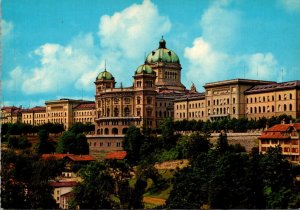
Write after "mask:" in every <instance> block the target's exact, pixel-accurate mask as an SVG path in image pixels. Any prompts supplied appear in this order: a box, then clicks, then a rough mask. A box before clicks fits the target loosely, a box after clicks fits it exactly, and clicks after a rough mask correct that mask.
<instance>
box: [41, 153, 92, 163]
mask: <svg viewBox="0 0 300 210" xmlns="http://www.w3.org/2000/svg"><path fill="white" fill-rule="evenodd" d="M65 157H68V158H70V159H71V160H73V161H76V162H81V161H94V160H95V158H94V157H92V156H91V155H74V154H42V159H49V158H54V159H56V160H61V159H64V158H65Z"/></svg>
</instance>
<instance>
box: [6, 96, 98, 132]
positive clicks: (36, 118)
mask: <svg viewBox="0 0 300 210" xmlns="http://www.w3.org/2000/svg"><path fill="white" fill-rule="evenodd" d="M45 104H46V106H43V107H42V106H36V107H33V108H28V109H24V108H21V107H19V108H17V107H14V106H10V107H2V108H1V123H16V122H22V123H26V124H30V125H42V124H45V123H59V124H63V125H64V128H65V130H68V129H69V128H70V127H71V126H72V124H73V123H76V122H82V123H94V122H95V102H94V101H84V100H73V99H59V100H51V101H46V102H45Z"/></svg>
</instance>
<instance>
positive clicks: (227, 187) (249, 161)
mask: <svg viewBox="0 0 300 210" xmlns="http://www.w3.org/2000/svg"><path fill="white" fill-rule="evenodd" d="M190 164H191V166H190V167H188V168H186V169H183V170H181V171H178V172H177V173H176V175H175V177H174V180H173V190H172V191H171V194H170V196H169V198H168V200H167V207H169V208H200V207H201V206H202V205H204V204H206V205H208V206H209V207H210V208H217V209H224V208H225V209H227V208H231V209H235V208H245V209H253V208H256V209H261V208H269V209H274V208H281V209H285V208H288V207H293V208H299V203H300V202H299V200H300V196H299V189H300V187H299V186H300V184H299V183H298V182H295V181H293V180H294V179H293V178H294V177H295V176H296V175H297V174H299V170H298V169H297V167H296V168H295V167H293V168H292V167H291V164H290V163H289V162H287V161H286V160H284V159H283V156H282V155H281V152H280V148H273V149H270V150H269V151H268V152H267V153H266V154H259V153H258V151H257V150H253V151H252V153H251V154H250V155H248V154H246V153H244V152H243V148H241V147H240V146H234V147H233V146H228V144H227V143H226V136H224V135H222V136H220V139H219V143H218V145H217V147H216V148H215V149H209V150H208V152H202V153H198V155H196V156H195V157H194V158H193V159H192V161H191V162H190Z"/></svg>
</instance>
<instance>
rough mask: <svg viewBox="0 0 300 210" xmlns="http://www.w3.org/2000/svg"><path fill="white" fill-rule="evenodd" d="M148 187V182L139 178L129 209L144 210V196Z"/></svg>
mask: <svg viewBox="0 0 300 210" xmlns="http://www.w3.org/2000/svg"><path fill="white" fill-rule="evenodd" d="M146 187H147V181H145V180H143V179H140V178H138V179H137V180H136V183H135V185H134V189H133V191H132V198H131V200H130V204H129V208H130V209H131V208H133V209H142V208H144V202H143V195H144V193H145V189H146Z"/></svg>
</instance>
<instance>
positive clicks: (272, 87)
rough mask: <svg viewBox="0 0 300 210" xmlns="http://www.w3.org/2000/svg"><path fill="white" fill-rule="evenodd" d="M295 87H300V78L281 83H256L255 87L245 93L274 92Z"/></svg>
mask: <svg viewBox="0 0 300 210" xmlns="http://www.w3.org/2000/svg"><path fill="white" fill-rule="evenodd" d="M294 88H300V80H295V81H290V82H281V83H276V82H274V83H271V84H265V85H255V86H254V87H252V88H250V89H249V90H247V91H245V94H253V93H264V92H273V91H279V90H286V89H294Z"/></svg>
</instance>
